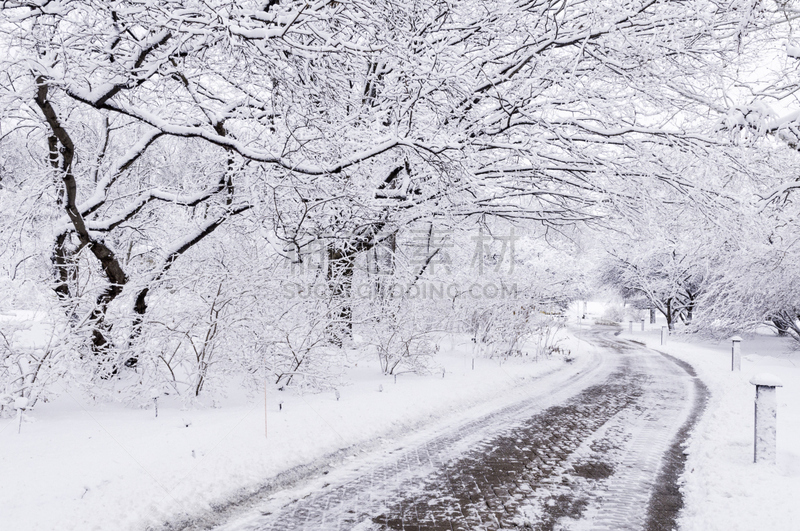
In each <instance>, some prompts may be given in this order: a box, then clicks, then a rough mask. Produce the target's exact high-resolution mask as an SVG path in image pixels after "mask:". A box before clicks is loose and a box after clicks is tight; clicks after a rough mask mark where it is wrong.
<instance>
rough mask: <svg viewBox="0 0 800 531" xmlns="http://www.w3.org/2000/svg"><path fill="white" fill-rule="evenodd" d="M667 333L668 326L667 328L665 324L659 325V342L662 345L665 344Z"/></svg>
mask: <svg viewBox="0 0 800 531" xmlns="http://www.w3.org/2000/svg"><path fill="white" fill-rule="evenodd" d="M667 334H669V328H667V327H666V326H662V327H661V344H662V345H666V344H667Z"/></svg>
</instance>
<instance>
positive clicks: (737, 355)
mask: <svg viewBox="0 0 800 531" xmlns="http://www.w3.org/2000/svg"><path fill="white" fill-rule="evenodd" d="M731 343H732V346H731V370H732V371H741V370H742V338H741V337H739V336H733V337H732V338H731Z"/></svg>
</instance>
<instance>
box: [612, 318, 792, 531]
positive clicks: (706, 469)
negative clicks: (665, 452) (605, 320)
mask: <svg viewBox="0 0 800 531" xmlns="http://www.w3.org/2000/svg"><path fill="white" fill-rule="evenodd" d="M624 335H625V336H626V337H630V338H633V339H639V340H645V341H646V342H647V344H648V346H650V347H652V348H655V349H657V350H661V351H663V352H667V353H669V354H671V355H674V356H676V357H678V358H680V359H683V360H685V361H687V362H689V363H690V364H691V365H692V366H693V367H695V370H696V371H697V373H698V376H699V377H700V378H701V379H702V380H703V381H704V382H705V383H706V384H707V385H708V387H709V390H710V392H711V397H710V399H709V403H708V408H707V410H706V412H705V414H704V415H703V416H702V418H701V420H700V422H699V423H698V425H697V427H696V429H695V431H694V433H693V434H692V436H691V438H690V440H689V444H688V447H687V449H686V452H687V454H688V458H687V463H686V472H685V473H684V475H683V477H682V482H683V485H682V492H683V494H684V503H685V506H684V510H683V512H682V515H681V518H680V525H681V529H682V530H683V531H715V530H719V531H735V530H742V531H752V530H753V529H775V530H778V529H780V530H789V529H798V525H800V524H798V522H800V504H798V503H797V500H798V499H800V353H798V352H793V351H792V349H793V348H794V347H795V345H793V344H792V343H791V341H788V340H784V339H783V338H778V337H765V336H753V337H745V339H744V340H743V341H742V343H741V345H742V370H741V372H731V370H730V369H731V343H730V342H729V341H725V342H722V343H719V344H714V343H710V342H709V343H689V342H687V341H686V340H681V339H676V338H674V337H671V338H670V339H669V341H668V344H667V345H666V346H664V347H662V346H660V345H659V342H660V340H659V336H658V332H657V331H656V330H655V329H654V330H652V331H648V332H644V333H642V332H639V333H637V332H634V333H633V334H630V333H625V334H624ZM764 372H767V373H772V374H774V375H776V376H777V377H778V378H779V379H780V382H782V383H783V387H780V388H778V390H777V393H778V463H777V465H776V466H770V465H763V464H759V465H755V464H754V463H753V430H754V426H753V423H754V418H753V416H754V409H753V400H754V398H755V386H753V385H752V384H750V382H749V380H750V378H751V377H753V375H756V374H758V373H764Z"/></svg>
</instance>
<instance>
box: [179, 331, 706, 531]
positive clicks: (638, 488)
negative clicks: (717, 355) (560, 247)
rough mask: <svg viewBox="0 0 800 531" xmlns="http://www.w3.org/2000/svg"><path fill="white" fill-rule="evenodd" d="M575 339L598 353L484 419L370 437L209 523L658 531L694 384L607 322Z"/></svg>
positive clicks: (666, 513) (666, 517)
mask: <svg viewBox="0 0 800 531" xmlns="http://www.w3.org/2000/svg"><path fill="white" fill-rule="evenodd" d="M583 334H584V338H585V339H586V340H587V341H590V342H592V343H594V344H595V345H597V346H599V347H601V348H599V349H598V352H599V354H598V356H597V357H596V359H595V360H594V361H593V363H591V364H590V365H589V366H588V367H587V368H584V370H581V371H579V372H577V373H576V372H575V371H573V372H571V373H570V372H569V371H565V372H560V373H556V374H552V375H549V376H546V377H544V378H542V379H539V380H536V381H535V382H533V383H532V384H531V390H532V393H531V395H530V396H529V397H528V399H526V400H524V401H522V402H519V403H517V404H514V405H512V406H509V407H505V408H503V409H501V410H498V411H496V412H494V413H492V414H490V415H485V416H482V417H481V418H475V419H472V420H470V421H468V422H465V423H461V424H458V425H438V426H436V427H433V428H430V429H427V430H424V431H421V432H419V433H414V434H410V435H409V436H408V437H406V438H404V439H403V440H402V441H394V442H393V443H391V444H388V443H387V444H384V445H383V447H382V448H381V449H380V450H378V451H375V452H372V453H369V454H366V455H363V456H359V457H357V458H354V459H353V460H352V461H350V462H349V463H347V464H345V465H344V466H337V467H335V468H332V469H331V470H330V471H326V472H325V473H324V474H322V475H321V476H320V477H318V478H315V479H313V480H310V481H306V482H304V483H303V484H298V485H295V486H293V487H291V488H288V489H283V490H281V491H278V492H275V493H273V494H272V495H271V496H270V497H268V498H267V499H265V500H263V501H261V502H259V503H257V504H255V505H254V506H253V508H252V509H251V510H250V511H249V512H248V513H247V514H242V515H239V516H237V517H236V518H234V519H232V520H231V521H229V522H227V523H225V524H223V525H222V526H221V527H220V528H219V529H224V530H226V531H234V530H235V531H243V530H314V531H320V530H328V529H330V530H334V529H335V530H340V529H358V530H373V529H375V530H378V529H396V530H407V529H430V530H440V529H441V530H451V529H464V530H471V529H506V528H529V529H575V530H584V529H598V530H612V529H613V530H619V529H646V530H658V529H672V528H673V525H674V521H675V517H676V515H677V510H678V509H679V507H680V505H681V501H680V496H679V492H678V490H677V487H676V485H675V482H676V479H677V477H678V475H679V474H680V472H681V470H682V464H683V454H682V452H681V446H680V443H681V442H682V440H683V438H685V435H686V432H687V430H688V428H689V427H690V425H691V423H692V422H693V421H694V418H695V417H696V415H697V412H698V411H699V409H700V408H701V407H702V403H703V401H704V387H703V386H702V383H701V382H699V380H697V379H696V378H695V377H694V376H693V375H692V374H690V371H688V370H687V368H685V366H683V365H681V364H680V363H679V362H677V361H676V360H674V359H671V358H668V357H666V356H664V355H662V354H659V353H656V352H654V351H652V350H648V349H646V348H645V347H644V346H642V345H640V344H637V343H634V342H631V341H626V340H621V339H618V338H615V337H614V336H613V334H612V332H611V331H610V330H609V329H603V328H601V327H597V328H595V329H593V330H590V331H584V332H583ZM228 509H229V510H228V511H226V512H231V511H230V508H228ZM232 512H235V511H232ZM209 523H210V522H209V521H206V522H204V523H203V522H195V524H196V526H197V527H195V526H193V528H198V527H200V528H207V527H206V526H207V525H208V524H209Z"/></svg>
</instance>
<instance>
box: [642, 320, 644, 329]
mask: <svg viewBox="0 0 800 531" xmlns="http://www.w3.org/2000/svg"><path fill="white" fill-rule="evenodd" d="M642 332H644V317H642Z"/></svg>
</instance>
